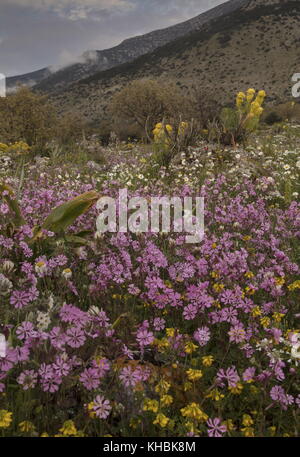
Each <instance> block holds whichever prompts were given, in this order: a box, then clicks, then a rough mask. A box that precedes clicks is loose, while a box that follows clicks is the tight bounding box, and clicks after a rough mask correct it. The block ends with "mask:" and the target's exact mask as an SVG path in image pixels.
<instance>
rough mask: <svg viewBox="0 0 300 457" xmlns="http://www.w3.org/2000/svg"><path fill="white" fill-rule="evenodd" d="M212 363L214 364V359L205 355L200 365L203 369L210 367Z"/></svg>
mask: <svg viewBox="0 0 300 457" xmlns="http://www.w3.org/2000/svg"><path fill="white" fill-rule="evenodd" d="M213 363H214V358H213V356H212V355H205V356H204V357H202V364H203V365H204V366H205V367H211V366H212V364H213Z"/></svg>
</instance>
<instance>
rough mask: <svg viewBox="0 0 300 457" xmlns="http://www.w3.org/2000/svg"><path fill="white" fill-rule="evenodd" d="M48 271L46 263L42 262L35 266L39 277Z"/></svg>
mask: <svg viewBox="0 0 300 457" xmlns="http://www.w3.org/2000/svg"><path fill="white" fill-rule="evenodd" d="M46 271H47V265H46V263H45V262H43V261H40V262H37V263H36V264H35V272H36V273H37V274H39V275H42V274H44V273H46Z"/></svg>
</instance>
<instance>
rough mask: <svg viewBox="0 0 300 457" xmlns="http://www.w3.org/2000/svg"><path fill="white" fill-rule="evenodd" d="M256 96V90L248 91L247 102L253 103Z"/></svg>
mask: <svg viewBox="0 0 300 457" xmlns="http://www.w3.org/2000/svg"><path fill="white" fill-rule="evenodd" d="M254 95H255V90H254V89H248V90H247V102H248V103H250V102H252V100H253V98H254Z"/></svg>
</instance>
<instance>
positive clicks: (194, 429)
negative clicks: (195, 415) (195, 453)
mask: <svg viewBox="0 0 300 457" xmlns="http://www.w3.org/2000/svg"><path fill="white" fill-rule="evenodd" d="M184 426H185V427H186V428H187V430H188V432H190V433H193V434H197V433H199V430H198V429H197V427H196V425H195V422H190V421H189V422H186V423H185V424H184Z"/></svg>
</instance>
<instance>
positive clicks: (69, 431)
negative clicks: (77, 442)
mask: <svg viewBox="0 0 300 457" xmlns="http://www.w3.org/2000/svg"><path fill="white" fill-rule="evenodd" d="M59 431H60V432H61V433H62V434H63V435H64V436H74V435H76V434H77V429H76V426H75V424H74V422H73V421H72V420H68V421H66V422H64V424H63V426H62V428H60V429H59Z"/></svg>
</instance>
